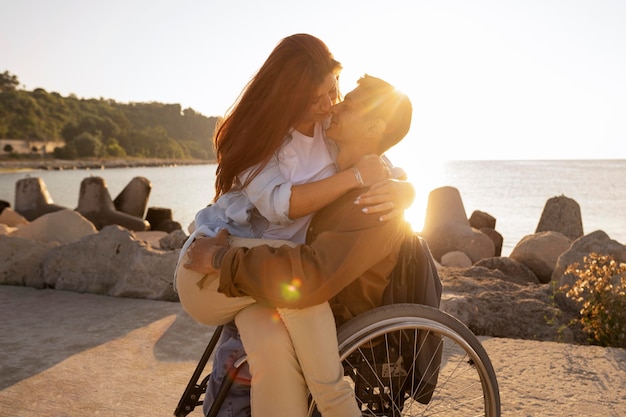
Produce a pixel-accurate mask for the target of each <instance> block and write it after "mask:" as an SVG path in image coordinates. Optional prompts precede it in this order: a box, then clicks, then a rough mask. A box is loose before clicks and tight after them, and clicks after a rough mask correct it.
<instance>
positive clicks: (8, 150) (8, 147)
mask: <svg viewBox="0 0 626 417" xmlns="http://www.w3.org/2000/svg"><path fill="white" fill-rule="evenodd" d="M4 151H5V152H6V153H11V152H13V145H11V144H10V143H7V144H6V145H4Z"/></svg>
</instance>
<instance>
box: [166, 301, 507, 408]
mask: <svg viewBox="0 0 626 417" xmlns="http://www.w3.org/2000/svg"><path fill="white" fill-rule="evenodd" d="M221 329H222V327H221V326H220V327H218V328H217V329H216V331H215V332H214V334H213V337H212V338H211V340H210V342H209V344H208V346H207V348H206V350H205V352H204V354H203V355H202V357H201V359H200V361H199V363H198V365H197V367H196V369H195V371H194V373H193V375H192V377H191V379H190V380H189V383H188V384H187V387H186V388H185V391H184V392H183V395H182V396H181V398H180V401H179V403H178V406H177V407H176V410H175V411H174V415H175V416H176V417H184V416H187V415H188V414H190V413H191V412H193V410H194V408H195V407H196V406H198V405H202V404H203V395H204V391H205V389H206V386H207V383H208V380H209V376H210V374H209V375H206V376H205V377H204V378H202V375H203V374H204V372H205V367H206V364H207V362H208V361H209V358H210V356H211V353H212V352H213V350H214V348H215V346H216V345H217V343H218V340H219V336H220V332H221ZM337 334H338V341H339V354H340V358H341V360H342V364H343V368H344V377H345V378H348V380H349V382H350V384H351V385H352V386H353V387H354V391H355V395H356V399H357V402H358V404H359V405H360V407H361V410H362V412H363V415H364V416H381V417H382V416H386V417H392V416H404V417H410V416H433V415H445V416H486V417H498V416H500V392H499V388H498V382H497V378H496V374H495V371H494V369H493V366H492V364H491V361H490V359H489V356H488V355H487V352H486V351H485V349H484V348H483V346H482V344H481V343H480V341H479V340H478V338H477V337H476V336H475V335H474V334H473V333H472V332H471V331H470V330H469V329H468V328H467V327H466V326H465V325H464V324H463V323H462V322H461V321H459V320H458V319H456V318H455V317H453V316H451V315H449V314H447V313H445V312H443V311H441V310H438V309H436V308H433V307H428V306H424V305H420V304H411V303H400V304H390V305H385V306H382V307H378V308H375V309H373V310H370V311H368V312H366V313H363V314H361V315H359V316H357V317H355V318H353V319H352V320H350V321H348V322H346V323H345V324H343V325H342V326H340V327H339V329H338V333H337ZM244 361H245V359H243V360H241V361H240V362H239V363H236V364H235V366H234V369H233V370H232V372H230V373H229V377H228V378H226V380H225V381H224V383H223V384H222V386H221V387H220V390H219V393H218V395H217V397H216V399H215V401H214V403H213V404H212V407H211V410H210V411H209V414H208V415H209V416H211V417H214V416H215V415H217V412H218V411H219V408H220V407H221V405H222V402H223V401H224V398H225V397H226V395H227V393H228V390H229V389H230V387H231V386H232V383H233V381H234V380H235V378H236V377H237V372H238V370H239V369H240V367H241V366H242V365H243V363H244ZM201 378H202V379H201ZM309 416H311V417H313V416H319V413H318V411H317V409H316V407H315V402H314V401H313V400H311V401H310V407H309Z"/></svg>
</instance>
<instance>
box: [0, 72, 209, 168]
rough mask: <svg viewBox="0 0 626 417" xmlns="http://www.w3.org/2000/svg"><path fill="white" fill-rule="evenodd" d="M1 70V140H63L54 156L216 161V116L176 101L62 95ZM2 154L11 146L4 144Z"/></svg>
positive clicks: (10, 150)
mask: <svg viewBox="0 0 626 417" xmlns="http://www.w3.org/2000/svg"><path fill="white" fill-rule="evenodd" d="M18 86H19V81H18V79H17V77H16V76H15V75H12V74H10V73H9V72H8V71H5V72H4V73H0V139H22V140H26V141H41V142H62V143H63V144H64V146H62V147H56V148H55V149H54V152H53V153H54V157H55V158H59V159H76V158H86V157H87V158H89V157H105V158H106V157H116V158H123V157H133V158H167V159H186V158H192V159H202V160H215V153H214V152H213V143H212V137H213V132H214V130H215V125H216V123H217V121H218V118H217V117H206V116H203V115H202V114H200V113H198V112H196V111H194V110H193V109H191V108H187V109H182V108H181V106H180V104H164V103H158V102H150V103H118V102H116V101H114V100H107V99H102V98H101V99H79V98H77V97H76V96H73V95H70V96H68V97H63V96H61V95H60V94H58V93H55V92H47V91H46V90H44V89H42V88H37V89H35V90H33V91H26V90H20V89H18ZM0 152H2V153H3V154H10V153H11V152H12V149H11V148H10V147H7V146H5V147H4V149H0Z"/></svg>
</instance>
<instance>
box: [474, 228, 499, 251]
mask: <svg viewBox="0 0 626 417" xmlns="http://www.w3.org/2000/svg"><path fill="white" fill-rule="evenodd" d="M479 230H480V231H481V232H482V233H484V234H485V235H487V236H489V239H491V241H492V242H493V246H494V256H501V255H502V245H503V244H504V238H503V237H502V235H501V234H500V233H499V232H498V231H496V230H495V229H492V228H490V227H483V228H481V229H479Z"/></svg>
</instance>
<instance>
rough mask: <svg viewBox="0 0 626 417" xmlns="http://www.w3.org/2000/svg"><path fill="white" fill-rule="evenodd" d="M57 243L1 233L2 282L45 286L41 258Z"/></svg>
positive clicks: (0, 274) (0, 263) (0, 282)
mask: <svg viewBox="0 0 626 417" xmlns="http://www.w3.org/2000/svg"><path fill="white" fill-rule="evenodd" d="M57 245H58V244H57V243H50V242H38V241H35V240H31V239H23V238H19V237H13V236H2V235H0V284H4V285H20V286H26V287H34V288H44V281H43V278H42V276H41V260H42V259H43V257H44V256H45V255H46V253H47V252H48V251H49V250H50V249H52V248H54V247H55V246H57Z"/></svg>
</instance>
